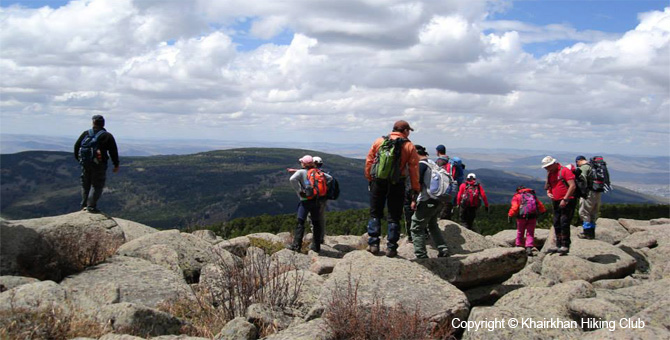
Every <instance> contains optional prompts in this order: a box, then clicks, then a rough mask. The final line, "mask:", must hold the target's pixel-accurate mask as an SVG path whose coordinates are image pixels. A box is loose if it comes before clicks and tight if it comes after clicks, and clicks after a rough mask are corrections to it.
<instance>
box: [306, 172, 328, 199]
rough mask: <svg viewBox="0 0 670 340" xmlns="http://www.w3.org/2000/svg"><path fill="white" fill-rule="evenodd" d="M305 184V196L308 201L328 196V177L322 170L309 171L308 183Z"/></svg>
mask: <svg viewBox="0 0 670 340" xmlns="http://www.w3.org/2000/svg"><path fill="white" fill-rule="evenodd" d="M305 184H306V185H305V194H306V195H307V199H308V200H311V199H315V198H318V197H325V196H326V193H327V191H328V184H327V183H326V176H325V175H324V174H323V171H321V170H320V169H317V168H312V169H309V170H307V183H305Z"/></svg>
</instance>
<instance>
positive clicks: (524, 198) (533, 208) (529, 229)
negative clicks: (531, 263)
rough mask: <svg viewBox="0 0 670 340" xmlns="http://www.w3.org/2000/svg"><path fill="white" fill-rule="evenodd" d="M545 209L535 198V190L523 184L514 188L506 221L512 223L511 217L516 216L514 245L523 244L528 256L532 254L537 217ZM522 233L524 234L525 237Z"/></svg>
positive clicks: (520, 245)
mask: <svg viewBox="0 0 670 340" xmlns="http://www.w3.org/2000/svg"><path fill="white" fill-rule="evenodd" d="M546 211H547V209H546V208H545V207H544V204H542V202H540V200H539V199H537V196H536V195H535V190H533V189H530V188H526V187H524V186H523V185H521V186H519V187H518V188H516V193H515V194H514V196H513V197H512V207H511V208H510V209H509V212H508V213H507V221H508V222H509V223H512V218H514V217H516V242H515V245H516V246H517V247H523V246H525V247H526V254H527V255H528V256H533V247H534V246H535V227H536V226H537V217H538V216H539V215H540V214H543V213H545V212H546ZM524 234H526V235H525V237H524Z"/></svg>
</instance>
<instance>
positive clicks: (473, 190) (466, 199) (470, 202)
mask: <svg viewBox="0 0 670 340" xmlns="http://www.w3.org/2000/svg"><path fill="white" fill-rule="evenodd" d="M480 197H481V193H480V191H479V183H477V182H475V183H474V184H470V183H467V182H466V184H465V191H463V194H462V195H461V206H463V207H468V208H478V207H479V206H480V205H481V204H482V202H481V200H480V199H479V198H480Z"/></svg>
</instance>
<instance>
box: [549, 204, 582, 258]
mask: <svg viewBox="0 0 670 340" xmlns="http://www.w3.org/2000/svg"><path fill="white" fill-rule="evenodd" d="M551 204H552V206H553V208H554V220H553V222H554V234H555V235H556V245H557V246H559V247H560V246H566V247H570V223H572V217H573V216H574V215H575V207H576V206H577V200H575V199H571V200H570V201H568V204H567V205H566V206H565V207H564V208H561V206H560V205H561V201H551Z"/></svg>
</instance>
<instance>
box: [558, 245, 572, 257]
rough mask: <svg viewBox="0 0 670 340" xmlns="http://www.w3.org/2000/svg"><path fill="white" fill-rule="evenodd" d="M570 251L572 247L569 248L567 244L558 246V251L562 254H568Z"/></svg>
mask: <svg viewBox="0 0 670 340" xmlns="http://www.w3.org/2000/svg"><path fill="white" fill-rule="evenodd" d="M569 252H570V248H568V247H566V246H561V247H560V248H558V253H559V254H561V255H567V254H568V253H569Z"/></svg>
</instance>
